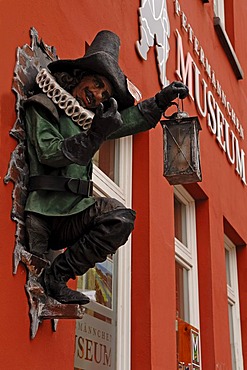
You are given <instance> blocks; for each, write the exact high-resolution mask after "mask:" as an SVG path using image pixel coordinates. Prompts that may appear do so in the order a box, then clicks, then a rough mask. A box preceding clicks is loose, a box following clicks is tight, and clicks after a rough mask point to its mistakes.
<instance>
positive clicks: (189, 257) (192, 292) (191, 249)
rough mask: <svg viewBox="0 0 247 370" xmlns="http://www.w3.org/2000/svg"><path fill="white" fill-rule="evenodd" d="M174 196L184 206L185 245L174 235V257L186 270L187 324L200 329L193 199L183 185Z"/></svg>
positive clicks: (175, 190) (177, 187) (175, 191)
mask: <svg viewBox="0 0 247 370" xmlns="http://www.w3.org/2000/svg"><path fill="white" fill-rule="evenodd" d="M174 196H176V198H177V199H178V200H179V201H180V202H181V203H183V204H184V205H185V207H186V232H187V246H185V245H184V244H183V243H181V242H180V241H179V240H178V239H177V238H176V237H175V258H176V261H177V262H179V263H180V264H181V265H182V266H183V267H184V268H185V269H186V270H187V271H188V293H189V324H190V325H192V326H194V327H196V328H197V329H198V330H200V318H199V294H198V267H197V243H196V216H195V201H194V199H193V198H192V197H191V196H190V194H189V193H188V192H187V191H186V190H185V189H184V187H183V186H181V185H177V186H175V187H174Z"/></svg>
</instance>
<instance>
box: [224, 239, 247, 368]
mask: <svg viewBox="0 0 247 370" xmlns="http://www.w3.org/2000/svg"><path fill="white" fill-rule="evenodd" d="M225 261H226V281H227V296H228V319H229V331H230V343H231V355H232V370H243V369H244V367H243V357H242V340H241V327H240V310H239V294H238V267H237V258H236V247H235V245H234V244H233V243H232V242H231V240H230V239H229V238H227V236H225Z"/></svg>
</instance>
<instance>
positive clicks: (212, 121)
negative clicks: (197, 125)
mask: <svg viewBox="0 0 247 370" xmlns="http://www.w3.org/2000/svg"><path fill="white" fill-rule="evenodd" d="M176 37H177V69H176V74H177V76H178V78H179V79H180V80H182V81H183V82H184V83H185V84H187V85H188V87H189V90H190V96H191V98H192V100H193V101H195V105H196V108H197V111H198V113H199V114H200V116H202V117H206V118H207V127H208V129H209V131H210V133H211V134H212V135H213V136H214V137H215V139H216V142H217V144H218V145H219V147H220V148H221V150H223V151H224V153H225V155H226V157H227V160H228V161H229V163H230V164H231V165H234V167H235V171H236V173H237V175H238V176H239V177H240V178H241V180H242V182H243V183H244V185H247V183H246V174H245V152H244V150H243V149H241V148H240V145H239V140H238V139H237V137H236V135H235V133H234V131H233V130H232V129H231V128H230V124H229V122H228V121H227V119H226V117H225V115H224V114H223V111H222V109H221V108H220V106H219V104H218V103H217V101H216V99H215V97H214V95H213V93H212V91H211V90H210V89H209V88H208V84H207V82H206V81H205V79H203V78H202V77H201V72H200V70H199V68H198V66H197V65H196V63H195V61H194V60H193V58H192V56H191V54H190V53H189V52H188V53H187V55H186V58H185V57H184V51H183V43H182V38H181V36H180V34H179V32H178V30H176ZM211 82H212V83H213V81H211ZM215 86H216V87H217V83H216V81H215ZM218 86H219V84H218ZM221 97H222V99H223V102H224V101H225V104H223V106H225V108H226V112H227V114H228V116H229V117H230V119H231V121H232V122H233V123H234V124H235V126H234V129H235V130H236V132H237V133H238V134H239V135H240V137H242V138H243V130H242V126H241V125H240V123H239V120H238V119H237V118H236V114H235V112H234V110H233V109H232V107H231V104H230V103H229V102H228V101H227V100H226V97H225V94H224V93H223V92H222V90H221Z"/></svg>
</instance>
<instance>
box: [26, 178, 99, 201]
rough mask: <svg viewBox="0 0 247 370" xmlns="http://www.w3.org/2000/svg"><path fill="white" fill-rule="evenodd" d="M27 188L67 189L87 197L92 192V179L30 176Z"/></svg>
mask: <svg viewBox="0 0 247 370" xmlns="http://www.w3.org/2000/svg"><path fill="white" fill-rule="evenodd" d="M28 190H29V191H36V190H50V191H67V192H70V193H73V194H78V195H84V196H87V197H89V196H91V195H92V194H93V181H86V180H81V179H76V178H73V177H64V176H50V175H40V176H30V178H29V187H28Z"/></svg>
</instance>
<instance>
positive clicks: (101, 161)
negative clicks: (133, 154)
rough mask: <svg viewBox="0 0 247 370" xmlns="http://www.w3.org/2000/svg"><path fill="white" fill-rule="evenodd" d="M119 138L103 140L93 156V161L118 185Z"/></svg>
mask: <svg viewBox="0 0 247 370" xmlns="http://www.w3.org/2000/svg"><path fill="white" fill-rule="evenodd" d="M119 147H120V146H119V140H108V141H105V142H104V143H103V144H102V145H101V147H100V150H98V151H97V153H96V154H95V156H94V158H93V163H94V164H95V165H96V166H97V167H98V168H99V169H100V170H101V171H102V172H104V174H106V175H107V176H108V177H109V178H110V179H111V180H112V181H114V182H115V183H116V184H117V185H119V171H118V169H119V166H118V163H119Z"/></svg>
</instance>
